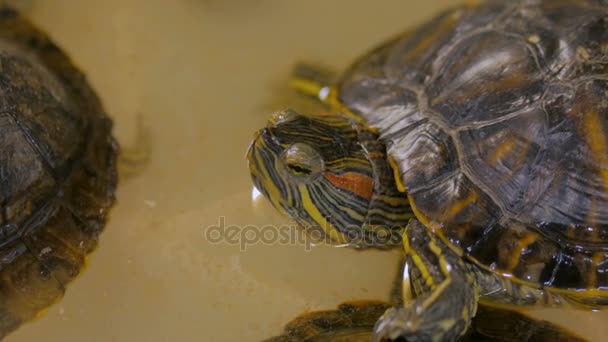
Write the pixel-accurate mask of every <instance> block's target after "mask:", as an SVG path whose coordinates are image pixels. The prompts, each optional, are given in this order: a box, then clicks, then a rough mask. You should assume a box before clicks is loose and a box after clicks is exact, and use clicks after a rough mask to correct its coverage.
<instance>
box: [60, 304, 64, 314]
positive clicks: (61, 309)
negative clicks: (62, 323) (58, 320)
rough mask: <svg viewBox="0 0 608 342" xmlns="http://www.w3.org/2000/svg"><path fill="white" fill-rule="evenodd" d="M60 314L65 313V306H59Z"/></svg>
mask: <svg viewBox="0 0 608 342" xmlns="http://www.w3.org/2000/svg"><path fill="white" fill-rule="evenodd" d="M59 314H60V315H63V314H65V309H64V308H63V306H62V307H60V308H59Z"/></svg>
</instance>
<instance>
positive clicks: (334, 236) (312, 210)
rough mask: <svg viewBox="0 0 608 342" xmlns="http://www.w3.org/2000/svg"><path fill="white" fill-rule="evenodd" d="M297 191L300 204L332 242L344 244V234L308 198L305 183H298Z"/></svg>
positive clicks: (308, 194) (345, 241)
mask: <svg viewBox="0 0 608 342" xmlns="http://www.w3.org/2000/svg"><path fill="white" fill-rule="evenodd" d="M298 188H299V192H300V196H301V200H302V205H303V206H304V209H305V210H306V212H307V213H308V214H309V215H310V216H311V217H312V218H313V220H315V222H317V224H319V225H320V226H321V227H322V228H323V230H324V231H325V233H326V234H327V235H328V236H329V237H330V238H331V240H332V241H333V242H337V243H339V244H345V243H347V242H348V241H347V240H346V238H345V237H344V235H343V234H342V233H341V232H340V231H339V230H338V229H336V227H334V226H333V225H332V224H331V223H329V222H328V221H327V219H326V218H325V217H324V216H323V214H321V212H320V211H319V209H318V208H317V206H316V205H315V204H314V203H313V202H312V200H311V198H310V193H309V192H308V188H307V187H306V185H304V184H301V185H299V187H298Z"/></svg>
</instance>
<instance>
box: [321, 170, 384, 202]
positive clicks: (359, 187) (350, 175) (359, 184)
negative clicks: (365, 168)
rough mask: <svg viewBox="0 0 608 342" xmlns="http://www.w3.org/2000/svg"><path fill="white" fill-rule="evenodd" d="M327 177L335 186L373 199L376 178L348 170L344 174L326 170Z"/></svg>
mask: <svg viewBox="0 0 608 342" xmlns="http://www.w3.org/2000/svg"><path fill="white" fill-rule="evenodd" d="M324 176H325V178H326V179H327V180H328V181H330V182H331V184H333V185H334V186H336V187H338V188H340V189H344V190H346V191H349V192H352V193H354V194H355V195H357V196H359V197H363V198H365V199H367V200H371V198H372V195H373V194H374V179H373V178H371V177H368V176H365V175H362V174H359V173H355V172H346V173H344V174H343V175H340V176H338V175H336V174H334V173H330V172H325V174H324Z"/></svg>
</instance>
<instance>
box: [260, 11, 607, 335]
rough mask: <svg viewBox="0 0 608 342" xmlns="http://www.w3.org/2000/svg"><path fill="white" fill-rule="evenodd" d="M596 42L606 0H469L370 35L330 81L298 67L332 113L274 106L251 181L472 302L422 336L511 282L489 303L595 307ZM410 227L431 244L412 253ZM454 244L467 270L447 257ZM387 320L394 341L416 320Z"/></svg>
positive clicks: (601, 182)
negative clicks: (412, 24) (376, 40)
mask: <svg viewBox="0 0 608 342" xmlns="http://www.w3.org/2000/svg"><path fill="white" fill-rule="evenodd" d="M606 42H608V4H607V3H606V2H605V1H600V0H587V1H583V0H545V1H542V0H530V1H484V2H469V3H467V4H466V5H463V6H461V7H458V8H454V9H450V10H448V11H445V12H443V13H441V14H440V15H438V16H436V17H435V18H433V19H432V20H430V21H429V22H427V23H426V24H424V25H422V26H421V27H419V28H417V29H414V30H411V31H408V32H407V33H404V34H402V35H399V36H397V37H394V38H393V39H390V40H388V41H386V42H385V43H383V44H381V45H379V46H378V47H376V48H375V49H373V50H371V51H370V52H369V53H367V54H366V55H364V56H362V57H361V58H359V59H358V60H357V61H355V63H353V64H352V65H351V66H350V67H349V68H348V69H347V70H346V71H345V72H343V73H342V74H341V75H338V76H337V77H335V78H334V79H333V81H332V82H325V80H328V79H330V78H329V77H327V75H326V74H324V73H323V72H322V71H320V69H319V70H316V69H314V68H307V67H303V68H299V69H297V70H296V75H295V77H294V82H293V85H294V87H296V88H297V89H299V90H300V91H301V92H303V93H306V94H309V95H313V96H315V97H317V98H319V99H320V100H321V101H322V102H324V103H325V104H326V105H328V107H329V108H330V109H331V114H324V115H319V116H315V117H311V116H303V115H300V114H298V113H295V112H293V111H289V110H288V111H283V112H280V113H278V114H275V116H274V117H273V119H272V120H271V121H270V122H269V124H268V125H267V127H266V128H264V129H262V130H261V131H260V132H259V133H258V135H257V136H256V138H255V139H254V141H253V142H252V144H251V146H250V149H249V152H248V158H249V166H250V170H251V174H252V178H253V181H254V184H255V186H256V187H257V188H258V189H259V190H260V191H261V192H262V193H263V194H264V195H265V197H266V198H268V199H269V200H270V201H271V202H272V203H273V205H274V206H275V207H277V208H278V209H279V210H280V211H282V212H284V213H286V214H288V215H289V216H290V217H292V218H293V219H294V220H295V221H297V222H298V223H299V224H300V225H301V226H303V227H305V228H307V229H309V230H311V231H314V232H319V233H322V234H323V235H322V236H323V237H324V238H325V239H326V240H328V241H331V242H333V243H336V244H339V245H351V246H354V247H359V248H364V247H388V246H393V245H398V244H400V243H401V242H403V243H404V250H405V254H406V257H408V258H409V263H408V264H407V265H408V273H409V274H410V275H413V279H411V280H410V281H411V282H412V283H414V287H415V286H416V285H415V284H416V283H417V284H418V285H419V288H420V290H421V291H420V293H418V294H417V295H424V296H427V297H428V298H433V302H435V300H437V299H438V298H443V296H444V294H445V293H444V292H443V291H448V292H449V293H450V294H452V295H466V294H470V297H473V299H470V298H468V297H467V298H465V300H463V301H462V302H459V303H456V304H458V305H459V308H460V309H462V310H463V311H460V312H462V313H458V315H461V316H462V317H459V318H463V319H464V321H465V324H464V325H463V329H460V330H459V331H457V332H454V331H450V332H449V333H450V334H449V336H448V335H446V334H447V332H444V333H443V335H441V334H431V335H429V334H427V335H424V334H421V336H427V337H428V336H433V338H431V340H443V339H446V340H450V339H452V338H455V336H456V337H457V336H461V335H462V334H464V330H465V329H466V328H467V327H468V326H469V324H470V317H467V315H468V314H465V312H469V313H470V314H471V315H468V316H472V315H474V314H475V303H471V302H470V301H471V300H473V301H477V297H478V296H482V295H483V293H484V290H488V289H491V288H493V289H494V290H497V291H499V292H501V291H502V290H504V291H502V292H505V291H506V292H512V293H511V294H510V295H509V296H508V297H509V299H506V300H505V298H496V297H494V298H490V301H495V302H505V301H506V302H508V303H509V304H516V305H520V304H522V303H523V302H525V301H526V300H524V299H525V298H528V297H527V296H528V295H530V293H531V292H534V290H536V291H538V292H536V293H535V294H533V295H531V297H533V298H532V302H534V303H535V304H538V303H543V302H544V303H547V302H548V303H550V304H552V305H558V303H559V302H562V301H565V300H568V301H571V302H573V303H576V304H580V305H581V306H584V307H587V308H588V307H593V308H602V307H603V306H605V305H606V304H608V134H606V132H608V131H607V130H608V101H606V99H605V98H604V97H605V96H606V94H608V83H607V82H608V58H606V55H608V44H607V43H606ZM389 173H391V174H392V177H389V176H388V174H389ZM404 200H405V202H404ZM411 218H415V219H414V220H411V221H410V219H411ZM408 222H409V223H408ZM420 224H422V226H423V227H425V229H427V230H428V232H430V234H431V235H433V236H435V237H437V238H438V240H437V241H438V242H437V243H435V242H432V243H430V245H425V244H417V245H416V244H414V245H416V247H411V246H410V247H408V245H407V243H408V242H412V241H413V240H412V232H417V233H419V232H420V228H419V226H420ZM406 226H407V228H405V227H406ZM402 232H403V234H404V235H403V237H404V238H403V239H401V234H402ZM426 238H427V239H431V237H428V236H427V237H426ZM432 239H434V237H433V238H432ZM414 240H415V239H414ZM440 245H441V247H440ZM453 253H455V254H456V256H457V258H460V259H464V260H466V263H467V265H466V266H462V267H460V266H459V262H457V260H456V259H457V258H456V257H453V256H450V257H449V259H446V256H448V255H452V254H453ZM416 277H418V278H421V279H424V281H425V282H426V283H424V282H420V280H419V279H417V278H416ZM455 283H456V284H460V285H462V286H453V285H454V284H455ZM490 283H493V285H492V284H490ZM496 284H499V285H500V286H502V290H501V289H500V288H496V287H495V285H496ZM422 285H424V286H422ZM446 289H449V290H446ZM475 289H477V290H475ZM471 291H473V292H471ZM475 291H477V292H475ZM502 292H501V293H502ZM487 293H490V292H487ZM467 296H468V295H467ZM448 297H449V296H448ZM490 297H491V296H490ZM499 297H500V296H499ZM548 297H551V299H547V298H548ZM556 298H558V299H556ZM438 302H440V301H438ZM427 304H428V303H427ZM437 305H439V306H438V307H439V308H445V306H441V305H440V304H437ZM470 305H473V307H472V308H473V309H472V311H471V310H469V309H467V308H470ZM526 305H527V304H526ZM421 307H424V309H429V310H431V311H433V312H439V311H440V310H438V309H436V308H437V306H434V305H426V304H425V305H423V306H421ZM406 311H407V308H406ZM447 311H450V310H447ZM447 311H446V312H447ZM452 311H453V310H452ZM452 314H453V315H457V314H456V313H452ZM421 316H422V315H418V316H417V317H421ZM393 318H395V322H396V323H397V324H396V325H395V326H399V328H400V329H401V332H402V333H403V332H404V329H402V328H403V327H404V326H406V325H407V324H406V323H407V322H409V321H410V320H412V319H414V318H412V316H411V315H409V314H405V311H403V310H401V311H400V313H399V315H397V316H395V317H393ZM448 318H449V317H448ZM453 318H456V317H453ZM429 319H430V318H429ZM433 319H434V320H435V321H437V320H438V318H437V317H433ZM380 322H387V318H386V317H385V318H384V320H383V319H381V320H380ZM436 328H437V327H433V329H436ZM457 330H458V329H457ZM385 332H386V331H385ZM378 336H382V334H380V333H379V334H378ZM391 336H396V335H395V334H393V335H391ZM410 337H411V336H410ZM414 340H415V339H414ZM420 340H425V339H424V338H421V339H420Z"/></svg>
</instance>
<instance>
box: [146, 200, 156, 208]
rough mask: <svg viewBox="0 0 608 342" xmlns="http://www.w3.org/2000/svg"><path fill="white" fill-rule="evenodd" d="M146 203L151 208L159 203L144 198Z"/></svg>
mask: <svg viewBox="0 0 608 342" xmlns="http://www.w3.org/2000/svg"><path fill="white" fill-rule="evenodd" d="M144 203H145V204H146V205H147V206H148V207H150V208H154V207H156V204H157V203H156V201H154V200H144Z"/></svg>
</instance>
